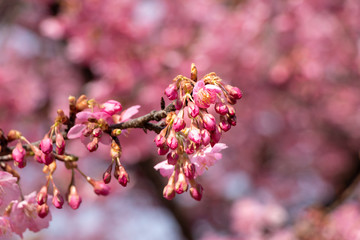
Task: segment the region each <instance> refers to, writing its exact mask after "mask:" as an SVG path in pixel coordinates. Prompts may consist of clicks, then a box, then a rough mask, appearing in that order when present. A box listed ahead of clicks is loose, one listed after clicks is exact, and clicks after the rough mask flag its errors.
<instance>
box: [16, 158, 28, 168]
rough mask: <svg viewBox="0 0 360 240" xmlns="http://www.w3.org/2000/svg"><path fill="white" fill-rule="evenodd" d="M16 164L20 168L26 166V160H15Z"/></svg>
mask: <svg viewBox="0 0 360 240" xmlns="http://www.w3.org/2000/svg"><path fill="white" fill-rule="evenodd" d="M14 165H15V166H17V167H18V168H24V167H26V160H25V159H24V161H22V162H14Z"/></svg>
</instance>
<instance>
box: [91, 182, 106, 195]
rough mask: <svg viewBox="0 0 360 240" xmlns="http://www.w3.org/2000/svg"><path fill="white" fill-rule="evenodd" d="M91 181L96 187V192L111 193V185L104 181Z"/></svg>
mask: <svg viewBox="0 0 360 240" xmlns="http://www.w3.org/2000/svg"><path fill="white" fill-rule="evenodd" d="M89 183H90V184H91V185H92V186H93V187H94V192H95V193H96V194H97V195H102V196H107V195H109V193H110V187H109V186H108V185H106V184H105V183H104V182H102V181H101V182H100V181H94V180H92V179H90V180H89Z"/></svg>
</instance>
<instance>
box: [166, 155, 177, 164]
mask: <svg viewBox="0 0 360 240" xmlns="http://www.w3.org/2000/svg"><path fill="white" fill-rule="evenodd" d="M166 158H167V161H168V164H170V165H175V164H176V163H177V160H178V159H179V155H178V154H177V153H176V152H170V153H168V155H167V156H166Z"/></svg>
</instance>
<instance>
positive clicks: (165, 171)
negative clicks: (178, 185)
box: [154, 160, 174, 178]
mask: <svg viewBox="0 0 360 240" xmlns="http://www.w3.org/2000/svg"><path fill="white" fill-rule="evenodd" d="M154 168H155V169H156V170H159V171H160V174H161V175H162V176H163V177H168V178H169V177H170V176H171V174H172V173H173V171H174V166H173V165H170V164H168V161H167V160H165V161H162V162H160V163H158V164H156V165H155V166H154Z"/></svg>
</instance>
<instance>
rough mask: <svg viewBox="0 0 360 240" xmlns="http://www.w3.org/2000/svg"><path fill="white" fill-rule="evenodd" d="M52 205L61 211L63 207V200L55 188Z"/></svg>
mask: <svg viewBox="0 0 360 240" xmlns="http://www.w3.org/2000/svg"><path fill="white" fill-rule="evenodd" d="M52 204H53V205H54V206H55V207H56V208H58V209H61V208H62V206H63V205H64V198H63V197H62V196H61V194H60V191H59V190H58V189H57V188H55V189H54V196H53V199H52Z"/></svg>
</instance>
